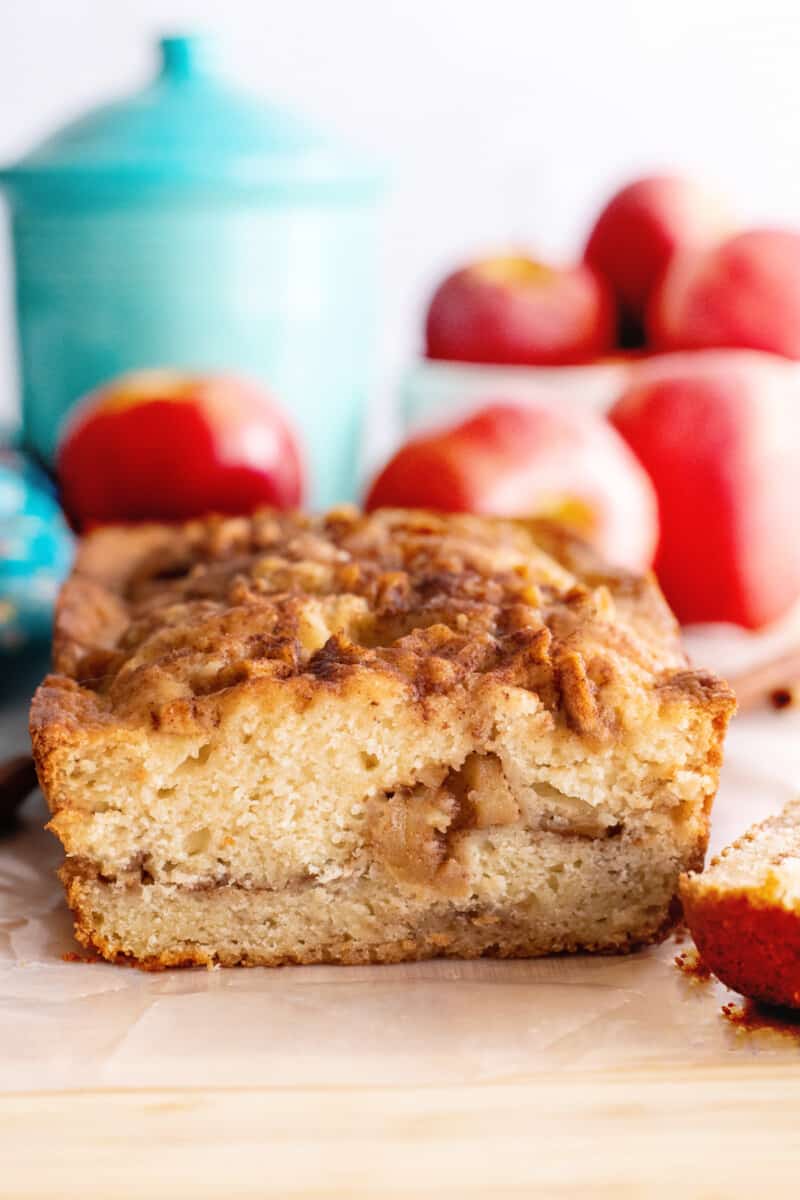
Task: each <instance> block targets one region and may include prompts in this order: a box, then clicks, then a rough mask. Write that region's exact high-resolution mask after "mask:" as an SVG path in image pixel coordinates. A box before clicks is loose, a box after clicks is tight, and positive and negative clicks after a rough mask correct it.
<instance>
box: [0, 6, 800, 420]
mask: <svg viewBox="0 0 800 1200" xmlns="http://www.w3.org/2000/svg"><path fill="white" fill-rule="evenodd" d="M189 30H200V31H207V30H218V31H220V32H221V33H223V34H224V35H225V36H226V38H227V41H228V45H229V61H230V64H231V69H232V70H233V71H235V73H236V74H237V75H238V77H239V78H240V80H241V82H242V83H243V84H246V85H247V86H249V87H250V88H252V89H253V90H254V91H256V92H259V93H262V94H263V95H265V96H272V97H275V98H276V99H278V100H281V101H283V102H285V103H288V104H289V105H292V106H296V107H298V108H300V109H302V110H304V111H305V112H306V113H307V114H309V115H310V116H311V117H313V118H316V119H317V120H318V121H319V122H321V123H323V124H325V125H327V126H330V127H332V128H333V129H335V130H338V131H339V132H340V133H342V134H344V135H345V136H346V137H347V138H349V139H350V140H351V141H352V142H354V143H355V144H356V145H360V146H362V147H364V148H366V149H367V150H370V151H372V152H374V154H375V155H376V156H378V157H380V158H382V159H383V160H384V161H385V162H387V163H388V164H389V166H390V168H391V173H392V177H393V186H392V189H391V191H390V193H389V203H388V206H387V211H386V218H385V289H384V305H383V313H382V318H383V319H382V329H383V334H382V342H381V346H380V376H379V380H380V385H379V389H378V393H377V395H378V397H383V400H384V402H385V398H386V397H387V396H389V395H390V394H391V391H392V387H393V383H394V380H395V379H396V377H397V374H398V372H399V370H400V369H401V368H402V366H403V364H404V363H405V362H407V361H408V359H409V358H410V357H411V356H413V354H414V353H415V352H416V349H417V346H418V342H419V330H420V313H421V309H422V307H423V305H424V303H425V300H426V298H427V295H428V293H429V290H430V288H431V286H432V285H433V284H434V283H435V282H436V281H437V279H438V277H439V276H440V274H441V273H442V272H443V271H444V270H446V269H447V268H448V267H449V266H450V265H452V264H454V263H456V262H457V261H458V260H460V259H462V258H464V257H469V256H472V255H474V254H475V253H476V252H480V251H484V250H486V249H490V248H492V247H493V246H498V245H499V246H503V245H507V244H508V243H509V242H514V243H523V244H527V245H529V246H530V247H531V248H532V249H533V250H534V251H539V252H541V253H542V254H544V255H548V256H551V257H554V258H556V259H558V258H568V257H570V256H572V255H574V254H576V253H577V252H578V250H579V248H580V245H581V242H582V240H583V237H584V236H585V230H586V228H587V224H588V222H589V220H590V219H591V216H592V214H593V212H594V210H595V208H596V206H597V204H598V203H599V202H600V201H601V200H602V198H603V197H604V196H605V194H606V193H607V192H608V191H609V190H610V189H612V188H613V187H614V186H615V185H616V184H617V183H618V182H620V181H621V180H624V179H625V178H627V177H629V176H631V175H634V174H636V173H641V172H642V171H648V170H651V169H653V168H660V167H672V168H681V169H684V170H686V171H687V172H689V173H690V174H693V175H696V176H698V177H699V178H701V179H705V180H707V181H708V182H710V183H711V184H716V185H718V186H719V187H720V188H721V189H722V190H723V191H724V192H727V193H728V194H729V195H730V197H731V198H732V200H733V201H734V203H735V205H736V207H737V208H738V210H739V211H740V213H741V214H742V215H743V216H744V217H745V218H746V219H747V220H751V221H752V220H757V221H758V222H762V223H763V222H771V221H781V222H789V223H798V224H800V5H798V3H797V0H669V3H663V2H661V0H597V2H595V0H558V2H557V3H553V2H552V0H284V2H283V3H276V2H272V0H0V160H2V161H5V160H9V159H13V158H14V157H16V156H17V155H18V154H19V153H20V152H22V151H24V150H25V149H27V148H28V147H29V146H30V145H31V144H32V143H33V142H34V141H35V140H37V139H38V138H40V137H41V136H43V135H44V134H46V133H48V132H50V131H51V130H52V129H53V127H54V126H56V125H58V124H60V123H62V122H63V121H65V120H67V119H68V118H69V117H71V116H73V115H74V114H76V113H78V112H79V111H80V110H82V109H84V108H86V107H88V106H92V105H94V104H96V103H98V101H100V100H102V99H103V98H107V97H110V96H112V95H115V94H119V93H122V92H124V91H126V90H130V89H132V88H135V87H137V86H138V85H139V84H140V83H142V82H143V81H144V79H145V78H146V77H147V76H148V74H149V73H150V72H151V71H152V69H153V66H154V53H153V46H152V42H153V39H154V38H155V37H156V36H157V35H158V34H161V33H164V32H184V31H189ZM4 225H5V222H4ZM10 289H11V279H10V268H9V262H8V253H7V231H6V230H5V228H4V229H3V237H2V239H0V416H8V415H9V414H10V413H11V412H12V411H13V410H14V407H15V405H16V380H15V370H14V353H13V333H12V321H11V296H10Z"/></svg>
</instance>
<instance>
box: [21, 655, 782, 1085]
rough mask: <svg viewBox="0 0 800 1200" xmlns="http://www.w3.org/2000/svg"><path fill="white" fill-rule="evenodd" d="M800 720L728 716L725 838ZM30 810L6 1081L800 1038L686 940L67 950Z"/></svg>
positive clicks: (416, 1075)
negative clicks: (612, 948) (288, 955)
mask: <svg viewBox="0 0 800 1200" xmlns="http://www.w3.org/2000/svg"><path fill="white" fill-rule="evenodd" d="M734 643H735V639H734ZM751 648H752V644H751V643H750V642H749V641H748V640H747V639H740V640H739V643H738V644H733V646H732V643H731V639H730V638H728V639H727V640H723V641H721V642H720V643H719V644H718V645H716V646H714V645H713V643H711V642H705V641H704V642H702V643H701V644H700V645H699V646H695V648H694V650H695V657H696V659H698V660H699V659H700V658H701V657H704V658H705V659H706V661H708V659H709V658H712V657H713V658H716V659H717V660H718V661H719V660H720V659H721V658H722V653H721V651H722V650H723V649H724V650H725V651H726V653H728V663H729V665H730V664H731V663H732V662H733V660H734V659H735V660H737V661H739V662H741V661H742V658H743V655H745V654H746V652H748V650H749V649H751ZM703 651H705V653H703ZM798 734H800V714H798V713H795V712H791V711H786V712H782V713H772V712H764V713H761V714H758V715H756V716H750V717H746V718H745V717H743V718H737V720H736V721H735V722H734V726H733V728H732V731H731V735H730V738H729V743H728V750H727V756H726V765H725V768H724V772H723V783H722V787H721V790H720V794H719V797H718V800H717V805H716V811H715V823H714V837H713V843H714V845H715V846H717V847H718V846H721V845H722V844H724V843H725V842H727V841H729V840H731V838H733V837H735V836H737V835H738V834H739V833H741V832H742V831H743V830H744V828H745V827H746V825H748V824H749V823H750V822H751V821H752V820H755V819H759V818H761V817H762V816H765V815H767V814H768V813H769V812H771V811H774V810H775V809H776V808H778V807H779V806H780V805H781V804H783V803H784V802H785V801H786V800H787V799H789V797H790V796H792V795H793V794H794V793H795V791H796V790H797V788H798V784H799V783H800V737H798ZM23 817H24V819H23V824H22V828H21V829H20V831H19V832H18V833H16V834H15V835H13V836H11V837H9V838H6V839H4V840H3V841H0V1090H5V1091H10V1090H34V1089H35V1090H39V1089H50V1088H68V1089H70V1088H81V1087H168V1086H172V1087H192V1086H212V1085H213V1086H248V1085H258V1086H273V1087H275V1086H321V1087H329V1086H330V1087H333V1086H349V1087H352V1086H358V1085H378V1086H381V1085H383V1086H388V1085H393V1084H394V1085H401V1084H404V1085H425V1084H434V1083H436V1084H442V1083H458V1082H470V1083H476V1082H481V1081H484V1080H489V1079H491V1080H493V1081H495V1082H496V1081H498V1080H508V1081H516V1080H523V1079H527V1078H530V1077H531V1076H532V1075H535V1074H536V1073H538V1072H545V1071H550V1070H553V1069H557V1070H559V1071H575V1072H581V1071H591V1070H594V1069H598V1068H605V1069H607V1068H614V1067H619V1068H624V1067H626V1066H630V1067H633V1066H639V1065H642V1064H652V1065H653V1067H654V1068H656V1067H658V1066H659V1065H675V1064H686V1065H687V1066H691V1065H694V1064H696V1065H701V1064H702V1065H709V1064H714V1063H724V1062H726V1061H733V1060H735V1059H738V1060H740V1061H741V1060H742V1059H750V1058H752V1057H753V1056H756V1057H763V1058H764V1059H765V1061H766V1060H768V1059H769V1060H775V1059H787V1060H797V1059H799V1058H800V1041H797V1040H794V1039H792V1038H791V1037H786V1036H782V1035H780V1034H778V1033H772V1032H770V1031H765V1032H764V1033H757V1034H747V1033H744V1032H743V1031H742V1030H740V1029H737V1028H736V1027H735V1026H732V1025H731V1024H730V1023H729V1022H727V1021H725V1020H724V1018H723V1017H722V1016H721V1014H720V1006H721V1004H722V1003H723V1002H724V1001H725V1000H729V999H734V997H733V996H732V995H731V994H730V993H728V992H727V991H726V990H725V989H724V988H722V987H721V986H720V985H718V984H716V983H707V984H704V983H698V982H696V981H694V980H692V979H689V978H687V977H686V976H685V975H682V974H681V973H680V972H679V971H677V970H676V969H675V967H674V966H673V965H672V960H673V958H674V956H675V954H676V953H677V952H678V951H679V950H680V949H681V948H682V947H681V946H679V945H676V943H675V941H673V940H670V941H669V942H667V943H666V944H665V945H663V946H661V947H659V948H656V949H653V950H648V951H645V952H642V953H640V954H637V955H634V956H630V957H620V958H590V957H580V958H579V957H572V958H554V959H546V960H539V961H532V962H511V963H499V962H497V963H496V962H489V961H482V962H477V963H458V962H434V963H425V964H420V965H412V966H397V967H365V968H358V967H343V968H329V967H303V968H293V967H288V968H282V969H280V970H272V971H270V970H263V969H250V970H244V969H229V970H220V969H217V970H211V971H207V970H202V969H200V970H191V971H169V972H164V973H161V974H155V975H152V974H151V975H148V974H145V973H142V972H139V971H137V970H135V969H131V968H125V967H113V966H110V965H106V964H102V963H77V962H69V961H64V959H63V957H62V956H63V955H64V954H66V953H69V952H70V951H74V950H76V949H77V947H76V945H75V944H74V942H73V940H72V936H71V925H70V918H69V914H68V912H67V910H66V907H65V905H64V903H63V899H62V894H61V889H60V886H59V885H58V883H57V881H56V880H55V878H54V874H53V872H54V869H55V867H56V865H57V864H58V861H59V857H60V848H59V846H58V844H57V842H56V841H55V839H54V838H52V837H51V836H50V835H49V834H47V833H45V832H44V831H43V830H42V825H43V823H44V820H45V813H44V805H43V801H42V798H41V796H38V795H37V796H35V797H32V798H31V800H30V801H29V802H28V804H27V806H26V808H25V810H24V814H23Z"/></svg>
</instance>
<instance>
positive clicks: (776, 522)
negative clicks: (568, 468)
mask: <svg viewBox="0 0 800 1200" xmlns="http://www.w3.org/2000/svg"><path fill="white" fill-rule="evenodd" d="M769 366H770V364H767V365H766V369H764V370H761V369H759V368H758V367H756V366H754V365H751V366H750V367H749V369H746V368H745V367H744V366H743V365H742V364H741V363H739V362H737V361H736V360H734V361H733V363H732V364H731V365H730V366H729V367H728V368H727V369H726V368H725V367H724V366H723V365H721V364H719V365H718V366H717V368H716V370H710V369H705V370H702V369H701V370H699V371H693V370H692V368H691V367H690V366H686V368H685V370H684V373H683V374H679V373H676V374H673V375H671V376H670V375H665V376H663V377H662V378H655V379H653V380H651V381H650V382H643V383H642V384H640V385H637V386H634V387H633V388H631V389H630V390H629V391H628V392H627V393H626V394H625V395H624V396H623V397H622V398H621V399H620V400H619V401H618V402H617V404H616V405H615V406H614V408H613V409H612V410H611V414H610V416H611V421H612V423H613V424H614V425H615V426H616V428H617V429H618V430H619V432H620V433H621V434H622V435H623V437H624V438H625V439H626V440H627V442H628V444H629V445H630V446H631V447H632V449H633V450H634V451H635V452H636V454H637V455H638V457H639V460H640V461H641V463H642V464H643V466H644V467H645V468H646V469H647V471H648V473H649V475H650V477H651V479H652V480H653V483H654V484H655V488H656V492H657V494H658V504H659V519H660V525H661V537H660V540H659V545H658V551H657V554H656V561H655V569H656V572H657V574H658V577H659V581H660V583H661V586H662V587H663V589H664V592H665V594H666V596H667V599H668V600H669V602H670V604H671V605H672V607H673V609H674V610H675V612H676V613H677V615H678V617H679V618H680V619H681V620H682V621H684V622H694V621H730V622H733V623H734V624H737V625H744V626H746V627H748V628H751V629H756V628H759V627H760V626H762V625H765V624H767V623H768V622H770V621H773V620H776V619H777V618H778V617H781V616H782V615H783V614H784V613H786V612H787V610H788V609H790V608H791V607H792V605H793V604H794V603H795V602H796V601H797V600H798V599H800V540H798V538H797V515H796V514H797V481H798V479H800V421H799V420H798V400H799V399H800V398H799V397H798V395H797V390H798V386H799V385H798V381H797V379H796V378H795V379H794V380H793V382H792V383H791V384H789V382H788V378H789V373H788V372H787V374H786V375H783V376H780V375H778V374H777V373H776V372H775V371H774V370H771V369H769Z"/></svg>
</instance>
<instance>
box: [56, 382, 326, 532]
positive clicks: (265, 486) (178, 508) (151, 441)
mask: <svg viewBox="0 0 800 1200" xmlns="http://www.w3.org/2000/svg"><path fill="white" fill-rule="evenodd" d="M56 469H57V473H58V478H59V482H60V486H61V499H62V503H63V505H64V508H65V510H66V512H67V515H68V516H69V517H70V520H71V521H72V522H73V524H74V525H75V527H76V528H82V527H84V526H86V525H90V524H98V523H105V522H110V521H146V520H164V521H179V520H185V519H187V518H190V517H195V516H200V515H202V514H203V513H209V512H219V513H233V514H236V513H248V512H252V510H253V509H255V508H257V507H258V506H259V505H262V504H264V505H274V506H276V507H278V508H287V507H292V506H294V505H297V504H299V503H300V502H301V499H302V491H303V480H302V470H301V464H300V454H299V451H298V447H297V444H296V442H295V439H294V436H293V434H292V432H291V430H290V428H289V426H288V424H287V422H286V419H285V418H284V416H283V415H282V414H281V412H280V411H279V409H278V408H277V407H276V406H275V404H274V403H273V402H272V401H271V400H270V398H269V397H268V396H266V395H265V394H264V393H263V392H262V391H261V390H260V389H259V388H257V387H256V386H254V385H253V384H250V383H245V382H243V381H242V380H239V379H234V378H232V377H230V376H224V375H193V374H185V373H182V372H178V371H162V370H157V371H155V370H154V371H139V372H135V373H133V374H130V375H124V376H122V377H120V378H119V379H116V380H114V381H112V382H111V383H108V384H106V385H105V386H103V387H101V388H99V389H98V390H97V391H95V392H92V393H91V394H90V395H89V396H87V397H86V399H85V400H84V401H83V402H82V403H81V404H80V405H79V406H78V408H77V409H76V410H75V411H74V412H73V413H72V414H71V416H70V418H69V420H68V422H67V426H66V429H65V431H64V434H63V436H62V439H61V442H60V444H59V449H58V456H57V463H56Z"/></svg>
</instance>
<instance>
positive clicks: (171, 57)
mask: <svg viewBox="0 0 800 1200" xmlns="http://www.w3.org/2000/svg"><path fill="white" fill-rule="evenodd" d="M159 47H160V50H161V78H162V79H168V80H170V81H175V82H178V81H183V80H189V79H197V78H198V77H200V76H203V75H209V74H213V73H214V70H215V68H216V66H217V63H218V59H219V53H218V45H217V42H216V40H215V39H214V38H213V37H210V36H208V35H207V34H202V33H195V34H188V35H186V34H184V35H175V36H174V37H163V38H161V39H160V41H159Z"/></svg>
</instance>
